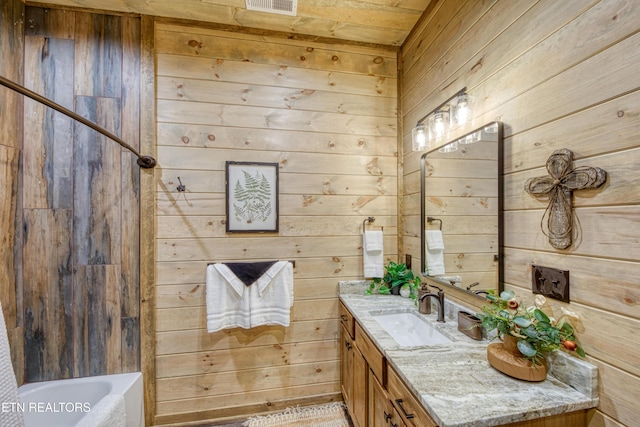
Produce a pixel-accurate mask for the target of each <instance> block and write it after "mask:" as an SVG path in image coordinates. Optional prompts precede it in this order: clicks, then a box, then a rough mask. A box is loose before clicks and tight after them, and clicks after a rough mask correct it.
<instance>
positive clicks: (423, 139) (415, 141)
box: [411, 123, 429, 151]
mask: <svg viewBox="0 0 640 427" xmlns="http://www.w3.org/2000/svg"><path fill="white" fill-rule="evenodd" d="M428 139H429V135H428V134H427V130H426V129H425V128H424V125H423V124H422V123H420V124H418V125H417V126H416V127H414V128H413V130H411V141H412V147H413V151H423V150H424V149H425V148H427V142H428Z"/></svg>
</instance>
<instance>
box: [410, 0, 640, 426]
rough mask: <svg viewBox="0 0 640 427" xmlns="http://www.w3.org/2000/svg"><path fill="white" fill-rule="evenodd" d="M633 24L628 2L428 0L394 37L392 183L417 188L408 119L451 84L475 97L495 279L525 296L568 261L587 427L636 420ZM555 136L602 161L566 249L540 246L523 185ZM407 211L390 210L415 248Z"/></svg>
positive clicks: (637, 147)
mask: <svg viewBox="0 0 640 427" xmlns="http://www.w3.org/2000/svg"><path fill="white" fill-rule="evenodd" d="M639 29H640V3H639V2H637V1H635V0H611V1H596V0H572V1H570V2H558V1H555V0H540V1H512V0H493V1H483V2H477V1H458V0H440V1H438V2H437V4H436V5H435V6H434V9H433V10H432V11H431V13H430V14H428V15H426V16H424V17H423V19H422V21H421V22H419V23H418V25H417V26H416V28H415V29H414V32H413V34H412V35H411V36H410V38H409V39H408V40H407V41H406V42H405V44H404V46H403V49H402V56H403V58H404V61H403V64H402V68H403V70H402V88H403V89H402V92H401V94H400V97H401V100H402V110H403V113H402V114H403V121H404V123H406V126H405V127H404V128H403V129H402V134H403V145H404V147H405V150H404V151H405V153H406V154H405V156H404V175H403V183H404V184H403V186H404V188H405V189H407V188H414V189H417V188H419V187H418V181H419V154H417V153H412V152H411V151H410V132H411V126H412V124H414V123H415V122H416V121H417V119H418V118H420V117H421V116H423V115H424V114H426V113H428V112H429V111H431V110H432V109H433V108H435V107H436V106H437V105H438V104H439V103H441V102H443V101H444V100H445V99H447V98H448V97H449V96H450V95H452V94H453V93H455V92H456V91H458V90H460V89H461V88H462V87H464V86H467V87H468V88H469V92H470V93H471V94H472V95H475V96H476V98H477V99H478V101H479V103H478V106H477V108H478V111H477V113H476V121H477V124H482V122H488V121H491V120H494V119H496V118H498V119H500V120H502V121H503V122H504V125H505V136H506V140H505V147H506V149H505V156H506V157H505V173H506V177H505V181H506V182H505V211H506V212H505V224H506V236H505V244H506V268H505V270H506V271H505V276H506V277H505V281H506V287H507V288H508V289H513V290H515V291H516V292H517V293H518V294H520V295H523V296H525V297H529V298H530V297H531V294H530V289H531V279H530V277H531V268H530V266H531V264H532V263H535V264H540V265H545V266H550V267H556V268H561V269H567V270H570V278H571V297H572V302H571V303H570V304H564V303H560V302H554V306H555V307H556V309H558V308H559V307H561V306H563V307H566V308H568V309H570V310H573V311H574V312H576V313H578V314H579V315H580V317H581V319H582V325H580V333H579V337H580V338H581V340H582V343H583V344H584V347H585V350H586V352H587V353H588V360H589V361H590V362H591V363H593V364H595V365H596V366H597V367H598V368H599V384H600V385H599V391H600V406H599V407H598V409H597V411H594V413H593V414H592V416H591V418H590V424H589V425H590V427H601V426H607V427H614V426H615V427H618V426H631V425H637V424H638V419H637V415H638V409H637V408H638V403H637V402H638V400H639V399H640V365H638V352H637V348H638V347H639V346H640V339H639V338H638V334H637V333H636V332H635V331H637V330H638V328H639V327H640V309H639V306H638V301H640V284H639V282H638V277H639V276H640V239H639V238H638V236H639V235H640V222H639V218H640V215H639V214H640V191H639V190H638V183H640V167H638V166H639V165H640V142H639V140H638V134H639V132H640V114H639V112H640V90H639V89H640V82H639V80H638V69H639V68H640V49H638V46H639V45H640V34H639V33H638V30H639ZM559 148H568V149H570V150H572V151H573V152H574V154H575V158H576V159H575V160H576V161H575V164H576V165H577V166H582V165H588V166H598V167H601V168H603V169H605V170H607V171H608V173H609V179H608V181H607V183H606V185H605V186H604V187H603V188H601V189H597V190H588V191H581V192H577V193H575V194H574V205H575V218H577V222H576V225H577V229H578V238H577V239H575V243H574V244H573V246H571V247H570V248H568V249H566V250H555V249H554V248H553V247H551V246H550V245H549V243H548V241H547V238H546V237H545V236H544V235H543V234H542V232H541V231H540V219H541V217H542V215H543V213H544V210H545V208H546V203H545V202H544V201H539V200H536V199H534V198H532V197H530V196H529V195H528V194H526V193H525V192H524V189H523V188H524V182H525V181H526V179H528V178H530V177H534V176H540V175H544V174H546V170H545V162H546V160H547V158H548V156H549V155H550V154H551V153H552V152H553V151H554V150H556V149H559ZM417 197H419V193H416V192H415V191H414V192H407V193H406V194H405V199H406V200H405V203H404V205H405V206H414V207H417V206H419V204H418V202H417V201H414V199H415V198H417ZM418 215H419V211H417V210H416V209H415V208H414V209H407V210H405V212H404V213H403V214H402V220H403V221H404V226H405V230H406V233H405V234H404V235H403V240H404V245H405V248H408V249H407V252H409V253H414V254H415V253H419V250H418V249H419V234H418V232H419V230H420V224H419V222H418V218H419V217H418ZM452 292H453V291H450V292H449V297H451V298H455V296H454V295H453V294H452Z"/></svg>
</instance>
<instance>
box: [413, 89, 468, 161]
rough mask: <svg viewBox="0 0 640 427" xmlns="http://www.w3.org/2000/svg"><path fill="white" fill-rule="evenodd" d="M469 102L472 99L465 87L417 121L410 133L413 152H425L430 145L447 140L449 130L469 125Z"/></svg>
mask: <svg viewBox="0 0 640 427" xmlns="http://www.w3.org/2000/svg"><path fill="white" fill-rule="evenodd" d="M471 100H472V97H470V96H469V94H468V93H467V88H466V87H465V88H463V89H462V90H461V91H459V92H458V93H456V94H455V95H453V96H452V97H451V98H449V99H447V100H446V101H445V102H444V103H442V104H441V105H439V106H438V107H437V108H436V109H434V110H433V111H431V112H430V113H429V114H427V115H426V116H424V117H422V118H421V119H420V120H418V123H416V126H415V127H414V128H413V130H412V131H411V146H412V148H413V151H425V150H427V149H429V148H430V147H431V146H432V145H434V144H436V143H439V142H442V141H444V140H445V139H447V138H448V137H449V130H450V129H456V128H459V127H462V126H466V125H467V124H469V123H471V122H472V117H473V111H472V108H471V107H472V102H471ZM425 122H426V123H427V126H425Z"/></svg>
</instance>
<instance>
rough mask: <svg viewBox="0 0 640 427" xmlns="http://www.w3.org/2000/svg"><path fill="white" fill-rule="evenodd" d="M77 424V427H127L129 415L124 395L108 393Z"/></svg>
mask: <svg viewBox="0 0 640 427" xmlns="http://www.w3.org/2000/svg"><path fill="white" fill-rule="evenodd" d="M75 425H76V427H125V426H126V425H127V416H126V407H125V402H124V396H123V395H121V394H108V395H106V396H105V397H103V398H102V399H100V400H99V401H98V403H96V404H95V405H94V406H93V407H92V408H91V410H90V411H89V412H87V413H86V414H85V415H84V416H83V417H82V418H81V419H80V421H78V423H77V424H75Z"/></svg>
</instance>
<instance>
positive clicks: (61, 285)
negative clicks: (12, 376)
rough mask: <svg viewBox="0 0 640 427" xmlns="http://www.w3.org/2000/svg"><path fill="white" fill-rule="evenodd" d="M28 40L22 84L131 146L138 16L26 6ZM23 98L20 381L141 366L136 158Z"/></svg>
mask: <svg viewBox="0 0 640 427" xmlns="http://www.w3.org/2000/svg"><path fill="white" fill-rule="evenodd" d="M24 49H25V77H24V84H25V86H26V87H28V88H30V89H32V90H34V91H35V92H38V93H40V94H42V95H44V96H46V97H47V98H49V99H52V100H53V101H55V102H57V103H59V104H61V105H63V106H64V107H67V108H69V109H71V110H74V111H75V112H77V113H78V114H80V115H82V116H83V117H85V118H87V119H89V120H91V121H93V122H95V123H97V124H98V125H100V126H102V127H103V128H105V129H107V130H108V131H110V132H112V133H114V134H116V135H118V136H120V137H121V138H122V139H124V140H125V141H126V142H128V143H129V144H131V145H132V146H134V147H137V146H138V145H139V115H140V112H139V102H140V101H139V98H140V96H139V74H140V70H139V68H140V20H139V19H138V18H131V17H120V16H107V15H99V14H90V13H84V12H72V11H65V10H59V9H44V8H33V7H27V8H26V14H25V48H24ZM24 102H25V109H24V111H25V112H24V123H25V130H24V148H23V158H22V184H23V185H22V193H21V196H22V211H21V212H22V226H21V233H22V257H23V258H22V272H23V277H22V288H23V291H22V298H21V299H22V303H23V307H22V311H23V316H24V361H25V381H26V382H32V381H40V380H49V379H59V378H69V377H80V376H89V375H100V374H107V373H119V372H130V371H136V370H140V353H139V277H138V275H139V255H138V254H139V232H138V230H139V213H138V204H139V203H138V194H139V173H138V167H137V165H136V164H135V157H134V156H133V155H131V154H130V153H129V152H127V151H125V150H124V149H122V148H121V147H120V146H119V145H117V144H116V143H115V142H113V141H110V140H108V139H107V138H105V137H103V136H101V135H99V134H97V132H95V131H93V130H91V129H90V128H88V127H86V126H84V125H82V124H79V123H76V122H74V121H73V120H71V119H70V118H67V117H66V116H64V115H62V114H60V113H58V112H55V111H54V110H51V109H48V108H46V107H43V106H41V105H40V104H38V103H36V102H35V101H32V100H25V101H24ZM19 212H20V211H19Z"/></svg>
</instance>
